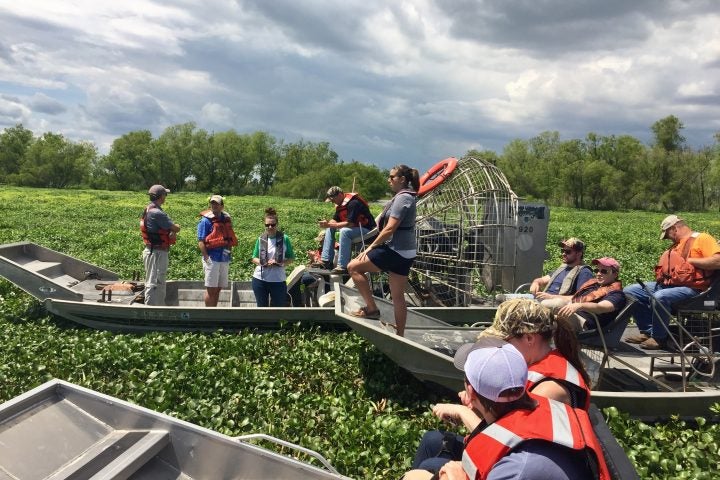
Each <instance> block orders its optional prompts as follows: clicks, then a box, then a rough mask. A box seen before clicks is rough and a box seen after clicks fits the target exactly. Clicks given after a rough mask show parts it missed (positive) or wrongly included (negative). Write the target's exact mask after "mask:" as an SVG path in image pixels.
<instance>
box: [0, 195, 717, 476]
mask: <svg viewBox="0 0 720 480" xmlns="http://www.w3.org/2000/svg"><path fill="white" fill-rule="evenodd" d="M146 201H147V196H146V195H144V194H140V193H128V192H107V191H93V190H52V189H35V188H19V187H6V188H4V189H3V190H2V191H0V205H1V207H0V212H1V213H2V215H0V243H9V242H17V241H22V240H30V241H33V242H36V243H39V244H41V245H44V246H46V247H49V248H53V249H55V250H59V251H62V252H66V253H68V254H70V255H73V256H75V257H78V258H81V259H83V260H86V261H88V262H91V263H95V264H98V265H100V266H103V267H105V268H108V269H110V270H113V271H116V272H117V273H119V274H120V275H121V276H123V277H128V278H129V277H130V276H131V275H132V273H133V272H136V271H138V272H141V271H142V262H141V251H142V244H141V243H142V242H141V239H140V234H139V231H138V217H139V215H140V213H141V211H142V208H143V207H144V205H145V203H146ZM206 201H207V194H199V193H180V194H177V193H172V194H170V196H169V197H168V200H167V203H166V205H165V207H166V210H167V211H168V212H169V214H170V215H171V216H172V217H173V219H174V220H175V221H177V222H178V223H180V224H181V225H182V226H183V230H182V231H181V232H180V237H179V240H178V244H177V245H176V247H175V248H173V250H172V252H171V255H170V271H169V276H170V277H171V278H174V279H180V278H185V279H193V278H195V279H197V278H201V272H202V270H201V264H200V260H199V253H198V251H197V244H196V240H195V225H196V222H197V220H198V213H199V212H200V210H202V209H204V208H205V207H206ZM269 205H273V206H275V207H276V208H277V209H278V212H279V216H280V223H281V225H282V226H283V228H284V229H285V230H286V232H287V233H288V234H289V235H290V237H291V238H292V240H293V243H294V245H295V250H296V252H297V253H298V256H299V257H300V256H301V255H302V254H303V253H304V251H305V250H308V249H311V248H315V247H316V245H315V244H314V237H315V236H316V234H317V231H318V229H317V226H316V224H315V222H314V220H315V218H317V217H319V216H327V215H329V214H330V213H331V212H332V205H330V204H327V203H322V202H309V201H301V200H292V199H280V198H273V197H263V196H253V197H234V196H229V197H228V198H227V201H226V207H227V210H228V211H229V212H230V213H231V214H232V215H233V219H234V223H235V225H236V229H237V232H238V237H239V241H240V245H239V246H238V248H237V249H236V251H235V253H234V260H233V263H232V268H231V276H232V278H234V279H237V280H241V279H247V278H249V276H250V272H251V264H250V254H251V250H252V246H253V243H254V241H255V238H256V237H257V235H259V234H260V233H261V232H262V230H263V228H262V220H263V219H262V212H263V210H264V208H265V207H267V206H269ZM373 210H374V212H375V213H377V210H378V209H377V207H373ZM683 216H685V217H686V218H687V219H688V221H689V223H690V224H691V225H692V226H693V227H694V228H696V229H700V230H705V231H708V232H710V233H712V234H714V235H715V236H720V220H718V219H717V218H716V216H715V215H712V214H687V215H683ZM662 217H663V215H662V214H648V213H642V212H622V213H612V212H593V211H587V210H575V209H569V208H553V209H551V220H552V221H551V223H550V231H549V234H548V254H549V256H550V258H548V260H547V262H546V271H549V270H550V269H551V268H553V267H554V266H555V265H556V264H557V262H558V258H557V256H556V255H557V251H558V249H557V247H556V246H555V245H556V243H557V241H559V240H560V239H562V238H566V237H569V236H578V237H580V238H582V239H583V240H585V241H586V242H587V244H588V252H587V257H588V258H593V257H596V256H602V255H610V256H614V257H616V258H618V259H619V260H620V261H621V263H622V265H623V267H622V278H623V280H624V281H625V282H626V283H629V282H632V281H634V278H635V277H641V278H648V277H649V276H650V272H651V269H652V265H653V264H654V262H655V259H656V258H657V256H658V255H659V253H660V252H661V250H662V248H663V245H664V244H663V243H662V242H660V241H659V240H658V234H659V224H660V220H661V219H662ZM53 377H55V378H61V379H64V380H68V381H71V382H74V383H77V384H79V385H82V386H85V387H88V388H92V389H95V390H98V391H100V392H103V393H106V394H109V395H113V396H117V397H119V398H121V399H124V400H129V401H132V402H135V403H137V404H139V405H142V406H144V407H147V408H151V409H153V410H157V411H160V412H163V413H166V414H170V415H173V416H176V417H178V418H181V419H183V420H187V421H190V422H193V423H196V424H199V425H202V426H204V427H207V428H212V429H214V430H217V431H220V432H222V433H225V434H228V435H241V434H247V433H267V434H270V435H274V436H276V437H279V438H282V439H285V440H288V441H291V442H296V443H299V444H301V445H303V446H305V447H308V448H312V449H314V450H317V451H318V452H320V453H321V454H323V455H324V456H326V457H327V458H328V459H329V460H330V461H331V462H332V463H333V465H334V466H335V467H336V468H338V469H339V470H340V472H342V473H343V474H345V475H348V476H350V477H354V478H398V477H400V475H401V474H402V472H404V471H405V470H407V469H408V468H409V467H410V462H411V458H412V456H413V454H414V452H415V448H416V447H417V444H418V442H419V440H420V437H421V436H422V433H423V432H424V431H425V430H427V429H431V428H438V427H440V423H439V422H438V420H437V419H435V418H434V417H433V416H432V415H431V413H430V406H431V405H432V404H434V403H436V402H438V401H454V400H455V398H454V397H453V395H448V393H447V392H435V391H432V390H430V389H429V388H428V387H426V386H424V385H422V384H420V383H419V382H417V381H416V380H415V379H414V378H413V377H411V376H410V375H409V374H408V373H406V372H405V371H403V370H401V369H399V368H398V367H397V366H396V365H395V364H394V363H393V362H391V361H390V360H389V359H387V358H386V357H385V356H384V355H382V354H380V353H379V352H378V351H377V350H376V349H375V348H374V347H372V346H371V345H369V344H368V343H366V342H365V341H363V340H361V339H360V338H359V337H357V336H356V335H354V334H353V333H351V332H327V331H321V330H317V329H313V330H308V329H300V328H298V327H295V326H292V325H289V326H287V327H286V328H285V329H283V330H281V331H279V332H273V333H260V332H255V331H245V332H241V333H240V334H229V333H224V332H217V333H214V334H192V333H155V334H146V335H128V334H124V335H123V334H114V333H109V332H99V331H93V330H89V329H84V328H79V327H78V326H76V325H75V324H72V323H70V322H67V321H64V320H62V319H59V318H55V317H53V316H50V315H48V314H47V313H46V312H45V311H44V310H43V308H42V306H41V305H40V304H39V303H38V302H36V301H34V300H33V299H32V298H31V297H30V296H28V295H26V294H24V293H23V292H22V291H21V290H19V289H18V288H16V287H14V286H13V285H12V284H10V283H9V282H7V281H5V280H0V400H7V399H9V398H12V397H14V396H16V395H18V394H20V393H22V392H24V391H26V390H28V389H30V388H33V387H35V386H37V385H39V384H41V383H42V382H44V381H46V380H47V379H50V378H53ZM719 408H720V407H719ZM605 413H606V415H609V417H610V426H611V428H612V429H613V432H614V433H615V435H616V436H617V438H618V439H619V440H620V441H621V442H622V443H623V445H624V447H625V449H626V451H627V452H628V453H629V455H630V457H631V458H632V460H633V461H634V462H635V465H636V466H637V468H638V470H639V471H640V472H641V474H642V475H641V476H642V477H643V478H715V477H717V475H718V463H719V462H720V452H719V451H718V443H717V442H718V440H717V439H718V431H717V428H718V427H717V425H715V424H710V423H706V422H704V421H703V419H698V420H697V421H696V423H695V424H689V423H685V422H682V421H680V420H677V419H676V420H671V421H670V422H667V423H662V424H654V425H649V424H644V423H641V422H638V421H635V420H631V419H629V418H627V416H625V415H623V414H621V413H619V412H617V411H615V410H614V409H608V410H607V411H606V412H605ZM708 413H710V412H708ZM715 413H718V411H716V412H715Z"/></svg>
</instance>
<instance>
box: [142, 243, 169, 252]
mask: <svg viewBox="0 0 720 480" xmlns="http://www.w3.org/2000/svg"><path fill="white" fill-rule="evenodd" d="M145 248H147V249H148V250H150V251H151V252H152V251H153V250H161V251H163V252H167V251H168V250H170V247H163V246H162V245H145Z"/></svg>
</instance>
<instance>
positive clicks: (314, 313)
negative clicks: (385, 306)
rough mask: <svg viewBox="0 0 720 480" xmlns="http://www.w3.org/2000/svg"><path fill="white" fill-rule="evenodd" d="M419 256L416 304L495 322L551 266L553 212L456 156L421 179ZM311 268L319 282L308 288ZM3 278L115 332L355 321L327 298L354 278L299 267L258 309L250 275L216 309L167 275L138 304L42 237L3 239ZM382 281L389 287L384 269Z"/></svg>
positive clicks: (124, 284) (109, 277)
mask: <svg viewBox="0 0 720 480" xmlns="http://www.w3.org/2000/svg"><path fill="white" fill-rule="evenodd" d="M421 184H422V188H421V191H420V199H419V200H418V209H417V212H418V220H417V229H416V236H417V245H418V254H417V259H416V262H415V265H414V266H413V269H412V271H411V275H410V281H409V286H410V288H409V289H408V291H407V293H406V295H407V298H408V301H409V304H410V305H411V309H413V310H417V311H420V312H424V313H425V314H428V315H431V316H433V317H435V318H438V319H441V320H444V321H446V322H448V323H451V324H454V325H463V324H474V323H477V322H489V321H491V320H492V318H493V316H494V314H495V310H496V306H497V303H496V299H495V294H497V293H499V292H512V291H513V290H514V289H515V288H516V287H517V286H518V285H521V284H524V283H527V282H529V281H531V280H532V279H533V278H535V277H537V276H539V275H540V274H541V273H542V264H543V261H544V258H545V255H546V254H545V239H546V236H547V227H548V222H549V210H548V208H547V207H546V206H544V205H542V204H532V203H522V202H520V201H519V200H518V198H517V196H516V195H515V194H514V193H513V191H512V189H511V188H510V185H509V184H508V182H507V180H506V179H505V176H504V175H503V174H502V172H500V171H499V170H498V169H497V168H496V167H495V166H494V165H492V164H490V163H488V162H485V161H483V160H481V159H477V158H475V157H464V158H462V159H460V160H457V159H455V158H448V159H445V160H443V161H441V162H439V163H438V164H437V165H436V166H434V167H433V168H431V169H430V171H428V172H427V173H426V174H425V175H423V178H422V179H421ZM305 274H309V275H311V276H314V278H316V279H317V280H318V282H316V283H315V285H314V288H300V284H301V282H302V279H303V277H304V275H305ZM0 276H2V277H5V278H6V279H8V280H9V281H11V282H13V283H15V284H16V285H17V286H18V287H20V288H21V289H23V290H24V291H26V292H27V293H29V294H30V295H32V296H34V297H35V298H37V299H38V300H39V301H40V302H42V303H43V304H44V306H45V308H46V309H47V311H49V312H51V313H53V314H55V315H58V316H60V317H63V318H66V319H68V320H71V321H73V322H77V323H80V324H82V325H85V326H88V327H90V328H95V329H102V330H113V331H198V330H199V331H203V330H218V329H224V330H230V331H233V330H241V329H245V328H258V329H275V328H280V327H282V326H283V325H288V324H297V323H300V324H303V325H321V326H330V327H341V328H347V327H346V326H345V323H344V322H342V320H340V319H339V318H337V317H336V316H335V315H334V313H333V306H332V305H333V303H332V301H326V302H323V301H321V298H322V294H323V293H324V292H325V291H331V290H332V285H333V284H334V283H342V282H344V281H345V280H347V278H345V277H343V276H341V275H331V274H330V272H329V271H320V270H316V269H311V268H310V269H306V268H305V267H304V266H301V267H298V268H297V269H295V270H294V271H293V272H292V273H291V274H290V275H289V276H288V291H289V292H291V293H292V292H295V295H294V296H291V298H290V299H289V300H290V301H289V302H288V305H290V306H288V307H262V308H260V307H256V304H255V298H254V295H253V292H252V288H251V284H250V282H242V281H233V282H231V283H232V284H231V286H230V288H229V289H225V290H223V291H222V292H221V297H220V302H219V303H218V307H216V308H206V307H205V305H204V302H203V294H204V286H203V282H202V281H196V280H171V281H168V282H167V296H166V305H164V306H146V305H144V304H143V303H142V302H138V301H137V294H138V293H139V291H138V289H140V288H141V287H140V286H139V285H138V281H136V280H128V279H121V278H120V277H119V276H118V274H117V273H115V272H113V271H111V270H107V269H105V268H103V267H100V266H97V265H93V264H91V263H88V262H85V261H83V260H81V259H77V258H74V257H72V256H70V255H67V254H64V253H61V252H57V251H55V250H51V249H49V248H46V247H43V246H41V245H37V244H35V243H32V242H18V243H10V244H5V245H0ZM373 282H374V286H375V289H376V291H377V292H378V294H379V295H380V296H382V295H384V292H385V291H387V288H385V286H384V285H383V282H382V276H378V277H376V278H375V279H374V280H373Z"/></svg>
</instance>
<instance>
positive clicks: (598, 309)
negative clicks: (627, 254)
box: [557, 257, 626, 331]
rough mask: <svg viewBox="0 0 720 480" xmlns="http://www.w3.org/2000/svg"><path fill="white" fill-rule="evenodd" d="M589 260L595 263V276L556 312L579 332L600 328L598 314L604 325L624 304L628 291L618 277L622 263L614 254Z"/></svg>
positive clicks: (610, 320) (601, 323) (611, 319)
mask: <svg viewBox="0 0 720 480" xmlns="http://www.w3.org/2000/svg"><path fill="white" fill-rule="evenodd" d="M590 263H591V264H592V265H595V278H593V279H592V280H588V281H587V282H585V283H584V284H583V285H581V286H580V288H579V289H578V291H577V292H575V294H574V295H573V296H572V298H571V300H570V303H568V304H567V305H565V306H563V307H560V309H559V310H558V311H557V315H558V316H560V317H562V318H566V319H568V320H569V321H570V323H571V324H572V325H573V326H574V327H575V330H576V331H581V330H593V329H595V328H597V325H596V324H595V317H597V319H598V321H599V322H600V325H601V326H603V327H604V326H605V325H607V324H608V323H610V322H612V321H613V319H614V318H615V315H617V312H619V311H620V310H622V309H623V307H624V306H625V301H626V299H625V294H624V293H623V289H622V283H621V282H620V280H619V279H618V276H619V275H620V263H619V262H618V261H617V260H615V259H614V258H612V257H602V258H596V259H594V260H593V261H592V262H590Z"/></svg>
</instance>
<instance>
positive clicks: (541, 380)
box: [413, 298, 590, 472]
mask: <svg viewBox="0 0 720 480" xmlns="http://www.w3.org/2000/svg"><path fill="white" fill-rule="evenodd" d="M507 342H509V343H511V344H512V345H513V346H514V347H515V348H517V349H518V351H520V353H521V354H522V355H523V357H524V358H525V360H526V362H527V364H528V370H529V371H530V373H529V375H528V381H527V384H526V387H527V390H528V392H532V393H533V394H535V395H540V396H543V397H547V398H551V399H553V400H557V401H559V402H562V403H565V404H567V405H570V406H571V407H573V408H581V409H584V410H587V409H588V408H589V407H590V387H589V385H590V377H589V375H588V374H587V372H586V371H585V367H584V366H583V364H582V361H581V360H580V356H579V353H578V352H579V350H580V349H579V347H578V340H577V337H576V336H575V334H574V332H573V331H572V328H571V327H570V325H569V324H568V323H567V322H565V321H564V320H563V319H558V318H555V316H554V315H553V314H552V312H551V310H550V309H548V308H546V307H543V306H542V305H540V304H539V303H538V302H536V301H535V300H532V299H524V298H517V299H512V300H508V301H506V302H504V303H502V304H501V305H500V306H499V307H498V310H497V312H496V314H495V320H494V321H493V324H492V325H491V326H490V327H488V328H487V329H485V330H484V331H483V332H482V333H481V334H480V337H479V338H478V340H477V342H476V343H475V344H466V345H462V346H461V347H460V348H459V349H458V351H457V353H456V355H461V354H462V352H466V351H467V350H468V349H471V348H472V349H475V348H481V347H483V346H493V345H494V346H497V345H502V344H504V343H507ZM551 342H552V343H551ZM553 343H554V345H555V348H553ZM465 395H466V394H465V392H459V393H458V396H459V398H460V402H461V403H460V404H452V403H440V404H437V405H435V406H434V407H433V413H434V414H435V415H436V416H438V417H439V418H446V419H447V418H453V419H455V420H457V421H458V422H459V423H462V424H463V425H465V427H466V428H467V429H468V430H473V429H475V428H476V427H477V425H478V424H479V423H480V421H481V416H480V415H479V414H477V412H473V411H472V408H471V406H470V405H469V403H468V401H467V397H466V396H465ZM462 445H463V437H462V436H460V435H457V434H455V433H452V432H447V431H443V430H431V431H428V432H426V433H425V434H424V435H423V438H422V440H421V441H420V445H419V447H418V449H417V452H416V454H415V459H414V461H413V468H419V469H426V470H430V471H433V472H437V471H438V469H439V468H440V467H441V466H442V465H444V464H445V463H446V462H448V461H450V460H459V459H460V456H459V455H460V454H461V453H462ZM438 452H440V453H439V454H438Z"/></svg>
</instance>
